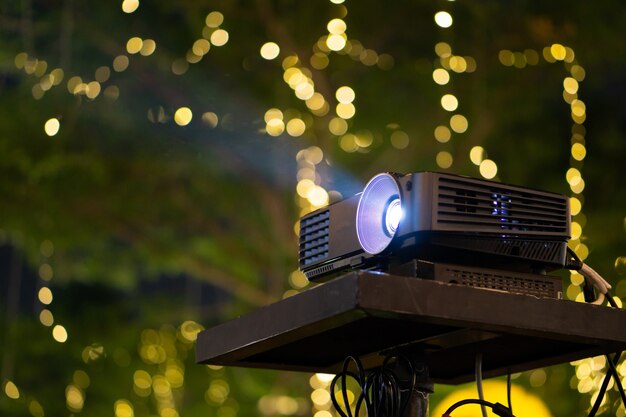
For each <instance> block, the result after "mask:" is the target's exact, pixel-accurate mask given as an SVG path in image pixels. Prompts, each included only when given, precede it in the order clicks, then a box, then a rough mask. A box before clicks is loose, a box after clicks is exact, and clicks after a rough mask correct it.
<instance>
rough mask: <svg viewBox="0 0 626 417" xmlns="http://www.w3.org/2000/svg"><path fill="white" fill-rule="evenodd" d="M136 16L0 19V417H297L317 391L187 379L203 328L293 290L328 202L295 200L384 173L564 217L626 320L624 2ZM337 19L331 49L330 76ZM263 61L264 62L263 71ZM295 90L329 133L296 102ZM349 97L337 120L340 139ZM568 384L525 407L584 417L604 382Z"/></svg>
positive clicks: (172, 10) (173, 9) (563, 370)
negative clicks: (499, 192)
mask: <svg viewBox="0 0 626 417" xmlns="http://www.w3.org/2000/svg"><path fill="white" fill-rule="evenodd" d="M135 3H137V2H133V1H129V0H126V1H125V2H121V1H118V2H77V1H73V0H53V1H37V0H21V1H5V2H2V4H1V6H0V33H1V36H0V152H1V156H0V174H1V176H0V237H1V239H2V248H1V250H0V268H1V271H2V277H1V278H0V282H1V285H2V287H0V288H2V291H1V292H0V294H1V296H0V301H1V303H2V304H0V338H1V339H0V340H1V343H0V354H1V360H2V369H1V372H2V375H0V377H1V378H2V392H1V393H0V412H1V413H2V414H3V415H16V416H18V415H33V416H36V417H39V416H42V415H44V414H45V415H48V416H56V415H67V414H74V415H81V414H83V415H115V414H117V415H119V416H123V415H128V412H127V410H128V408H129V407H132V410H133V413H134V415H136V416H144V415H145V416H147V415H161V416H163V417H167V416H175V415H181V416H194V415H203V416H206V415H215V416H219V417H229V416H234V415H242V416H248V415H259V414H264V413H265V414H267V415H279V414H280V413H281V411H280V410H278V411H277V409H275V408H274V409H272V408H271V407H269V408H267V407H265V408H264V407H263V406H262V403H263V404H267V403H268V402H267V401H265V402H262V401H261V400H262V399H265V400H267V399H268V398H269V399H270V400H271V401H277V399H279V398H282V399H283V400H284V401H283V403H284V404H290V407H291V408H289V407H287V408H286V409H284V410H283V411H285V410H289V413H291V414H296V415H311V414H313V413H314V409H313V408H312V405H311V403H310V399H309V395H310V391H311V388H310V387H309V383H308V378H309V376H308V375H299V374H293V373H278V372H271V371H251V370H245V369H223V368H207V367H205V366H199V365H195V364H194V360H193V340H194V335H195V332H197V331H198V329H199V328H200V326H203V327H210V326H212V325H215V324H218V323H220V322H223V321H225V320H228V319H230V318H233V317H236V316H237V315H239V314H242V313H245V312H247V311H251V310H253V309H254V308H257V307H259V306H262V305H265V304H267V303H269V302H272V301H275V300H278V299H280V298H282V297H284V296H288V295H290V294H293V293H294V292H295V291H300V290H303V289H304V288H303V287H304V284H303V283H302V282H301V279H300V278H301V277H299V276H298V275H297V274H296V273H294V270H296V268H297V255H296V253H297V249H296V248H297V237H296V235H295V233H294V226H295V224H296V221H297V219H298V217H299V216H300V214H302V213H304V212H306V211H308V210H311V209H312V208H313V206H315V205H316V204H315V203H319V201H317V200H315V199H312V198H307V197H311V196H310V195H308V196H307V195H306V193H305V194H304V195H302V193H301V194H300V195H299V194H298V193H297V192H296V190H297V186H298V185H299V184H300V182H301V181H302V179H303V178H305V177H306V178H308V177H311V175H312V177H311V178H313V179H314V182H315V184H316V186H317V187H319V190H322V191H320V192H321V197H322V198H321V200H322V202H324V201H325V199H326V196H328V198H329V199H330V200H331V201H332V200H333V199H335V198H338V196H339V195H343V196H348V195H351V194H353V193H355V192H358V191H359V190H360V189H361V188H362V186H363V184H364V182H365V181H367V179H368V178H370V177H371V176H372V175H374V174H376V173H378V172H382V171H397V172H414V171H420V170H442V171H447V172H452V173H457V174H464V175H470V176H475V177H480V176H481V175H484V174H485V171H481V166H480V164H481V161H482V160H484V159H489V160H492V161H495V163H496V164H497V168H498V170H497V175H496V176H495V179H496V180H501V181H504V182H509V183H515V184H522V185H526V186H531V187H534V188H539V189H546V190H550V191H555V192H561V193H565V194H567V195H571V196H572V197H574V198H576V201H578V202H579V203H580V206H581V209H580V210H579V211H580V212H579V213H578V214H577V215H576V216H574V219H573V220H574V221H575V222H576V224H577V225H579V226H580V229H579V230H580V232H579V233H577V236H575V238H574V239H573V241H572V244H571V246H572V247H573V248H575V249H576V250H577V251H579V253H580V254H582V255H584V256H588V258H587V260H588V262H589V263H590V264H591V265H593V267H594V268H596V269H597V270H598V271H599V272H600V273H602V274H603V275H604V276H606V277H607V278H608V279H609V281H610V282H611V283H612V284H613V286H614V290H615V291H614V292H615V294H616V296H617V297H619V298H623V297H625V296H626V277H625V274H626V249H625V247H626V245H625V243H626V233H625V231H626V209H625V201H626V194H625V191H626V187H625V185H624V172H625V171H624V160H625V159H624V158H625V157H626V142H625V140H624V133H625V131H626V125H625V122H624V121H625V120H626V107H625V106H624V104H623V102H624V97H625V95H626V82H625V81H624V80H625V78H624V74H625V73H626V43H625V42H624V40H623V26H624V23H625V22H626V9H624V8H623V7H622V5H621V3H620V2H618V1H616V0H612V1H606V2H602V3H601V4H591V3H588V2H578V3H574V4H572V3H571V2H563V1H556V2H549V3H547V4H543V3H537V2H530V1H522V0H519V1H513V2H507V3H506V4H502V3H498V2H493V1H487V2H479V3H476V2H464V1H456V2H452V1H449V2H444V1H424V0H418V1H414V2H374V1H371V0H364V1H360V2H351V1H350V0H348V1H346V2H339V0H337V2H330V1H315V2H295V1H287V0H281V1H270V0H256V1H251V2H243V1H236V0H221V1H212V2H208V1H191V0H184V1H179V2H142V3H141V4H139V5H138V6H137V4H135ZM335 3H340V4H335ZM123 9H126V11H128V13H127V12H125V11H124V10H123ZM438 11H447V12H449V13H450V15H451V16H452V19H453V22H452V25H451V26H450V27H442V26H441V25H438V24H437V23H436V22H435V20H434V19H433V16H435V14H436V13H437V12H438ZM212 12H213V13H214V12H219V13H220V14H219V15H217V14H212V15H211V14H210V13H212ZM207 16H212V17H207ZM219 16H221V17H222V18H223V20H221V18H220V17H219ZM216 19H217V20H216ZM332 19H341V20H342V21H343V22H345V24H346V27H347V28H346V29H343V30H339V31H338V33H339V35H340V37H341V33H344V35H343V39H344V41H346V40H347V42H346V46H343V47H341V48H338V50H336V51H335V50H331V48H330V47H329V46H328V45H329V44H331V41H330V40H329V37H330V35H332V33H329V30H330V31H336V30H335V29H336V28H332V27H329V26H327V25H328V23H329V22H330V21H331V20H332ZM220 20H221V21H220ZM444 26H445V25H444ZM340 29H341V28H340ZM218 30H225V31H226V32H227V33H228V40H227V42H226V43H225V44H223V45H220V44H221V43H222V42H223V39H222V41H220V39H218V38H219V37H218V36H217V35H214V34H215V32H216V31H218ZM220 34H221V35H222V36H223V32H222V33H220ZM134 37H138V38H139V39H140V41H137V40H135V42H140V46H139V51H134V50H133V47H134V44H133V43H132V41H131V39H132V38H134ZM202 39H205V40H204V41H202V42H200V43H198V41H199V40H202ZM147 40H152V41H154V46H155V48H152V49H153V50H151V47H150V42H149V41H147ZM270 41H271V42H275V43H276V44H277V45H278V46H279V47H280V53H279V55H278V56H277V57H276V58H274V59H264V58H263V57H262V56H261V54H260V48H261V46H262V45H264V44H265V43H266V42H270ZM339 42H341V41H339ZM207 44H209V46H208V47H207V46H206V45H207ZM203 48H204V49H203ZM207 48H209V49H208V51H206V49H207ZM446 48H449V51H448V50H447V49H446ZM336 49H337V48H336ZM446 51H448V52H446ZM133 52H134V53H133ZM561 52H563V56H561ZM295 57H297V60H296V59H295ZM452 58H455V59H456V61H453V60H452ZM459 58H462V60H460V59H459ZM126 62H127V63H128V64H127V65H126ZM289 67H292V68H299V69H300V71H301V73H303V74H304V76H306V77H308V79H309V80H311V82H310V83H309V84H311V85H314V91H315V92H316V93H317V94H319V95H321V97H323V103H325V104H324V105H323V106H322V107H321V108H317V106H316V105H315V103H313V102H312V101H307V98H308V96H307V98H304V99H303V98H302V97H305V96H302V97H300V98H299V97H298V96H297V95H295V94H294V89H293V88H291V87H290V86H289V85H288V83H287V82H286V81H287V80H286V79H285V78H286V76H285V74H287V70H288V68H289ZM437 68H443V69H446V70H447V74H448V77H449V81H447V82H445V83H442V82H436V80H434V78H433V71H434V70H435V69H437ZM59 70H62V71H61V72H60V71H59ZM75 77H80V79H77V78H75ZM568 77H569V78H571V79H573V80H576V81H577V82H576V90H572V87H571V85H569V86H568V85H566V84H564V82H565V81H564V80H565V79H566V78H568ZM341 86H349V87H350V88H352V90H353V91H354V92H355V93H356V98H355V99H354V102H353V106H354V109H355V111H356V112H355V114H354V116H352V117H348V116H345V115H344V118H341V117H338V115H337V114H336V106H337V104H338V99H337V97H336V91H337V89H338V88H339V87H341ZM564 89H565V90H568V89H569V92H567V91H566V92H564ZM572 91H574V93H572ZM296 92H297V91H296ZM444 94H453V95H454V96H455V97H456V99H457V101H458V107H457V108H456V109H454V110H452V111H447V110H446V109H444V108H442V104H441V98H442V95H444ZM316 97H317V96H316ZM575 100H578V102H576V103H578V104H576V103H575ZM580 103H584V107H580V106H582V105H581V104H580ZM183 107H184V108H188V109H189V110H190V111H191V113H192V118H191V120H190V121H189V120H184V121H181V120H178V119H177V118H176V114H177V113H176V112H177V110H178V109H180V108H183ZM271 108H275V109H280V111H281V117H280V118H281V119H282V121H277V122H275V123H274V122H268V120H271V117H270V116H268V114H267V113H266V112H267V111H268V110H269V109H271ZM581 109H582V110H581ZM180 114H181V113H179V115H180ZM455 114H458V115H462V116H463V117H464V118H465V120H466V121H467V124H468V127H467V128H466V129H463V128H462V127H459V126H457V125H454V124H452V125H451V122H450V118H451V116H453V115H455ZM51 119H54V120H56V121H58V123H59V126H60V127H59V129H58V132H57V133H56V134H54V135H52V136H50V135H49V134H50V133H52V131H50V130H48V132H47V131H46V129H45V128H44V127H45V126H46V123H47V122H48V121H49V120H51ZM296 119H297V120H298V122H294V123H293V124H292V125H291V126H292V129H290V124H289V121H292V120H296ZM300 122H301V123H300ZM53 123H54V121H53ZM298 123H300V124H301V125H303V126H304V127H305V129H304V131H303V132H299V131H298V130H297V129H296V127H297V126H299V124H298ZM285 125H286V127H285ZM48 126H50V125H48ZM442 127H443V128H445V129H443V130H442ZM277 129H278V130H277ZM436 129H439V130H436ZM446 129H447V131H446ZM53 130H54V129H53ZM442 132H443V133H442ZM448 136H449V137H448ZM446 138H448V139H447V140H446ZM574 144H579V146H578V148H573V145H574ZM580 145H582V150H581V148H580ZM477 147H480V148H477ZM472 150H474V154H473V155H474V158H472V159H471V158H470V155H471V151H472ZM303 152H304V153H303ZM307 152H308V154H307ZM581 152H583V153H582V154H581ZM307 155H308V156H307ZM581 155H582V158H581ZM320 156H322V157H320ZM476 158H478V159H476ZM311 160H313V162H311ZM476 162H477V163H476ZM482 168H485V166H484V165H483V167H482ZM571 169H576V171H572V170H571ZM311 173H313V174H311ZM566 173H568V174H567V176H566ZM488 175H489V174H488ZM581 180H582V181H583V182H582V184H584V186H582V185H581ZM319 190H318V191H319ZM319 195H320V194H318V196H319ZM563 279H564V281H565V283H564V287H565V288H567V296H568V297H569V298H576V297H577V296H578V294H579V293H580V289H579V287H578V285H577V284H579V282H577V279H576V277H575V276H570V275H569V274H564V275H563ZM42 287H45V288H50V289H51V294H52V300H51V303H50V304H49V305H47V304H45V303H44V302H42V301H45V302H48V301H50V299H49V297H48V298H46V294H42V293H41V292H40V289H41V288H42ZM42 311H47V312H48V313H45V312H44V313H43V315H42ZM57 325H61V326H63V327H62V328H63V329H64V330H65V332H66V333H67V340H66V341H65V342H62V343H61V342H59V341H58V340H59V338H60V339H63V337H62V335H61V336H59V335H58V334H57V335H56V336H55V337H53V336H52V335H51V333H52V330H53V329H55V326H57ZM591 364H592V365H593V363H591ZM579 367H580V366H578V367H573V366H571V365H569V364H565V365H562V366H557V367H553V368H548V369H546V370H542V371H541V372H544V375H543V376H544V377H543V382H541V381H542V377H541V374H536V373H535V374H534V376H533V373H532V372H529V373H525V374H522V375H521V376H519V377H518V378H517V379H516V383H518V384H519V385H521V386H524V387H526V388H528V389H529V390H531V391H532V392H534V393H535V394H536V395H537V396H539V397H541V398H543V399H544V402H545V403H546V404H547V406H548V408H549V409H550V410H551V412H552V414H553V415H554V416H575V415H580V416H583V415H586V412H585V410H587V409H588V408H589V404H590V393H592V392H594V389H593V384H594V383H595V384H597V381H599V380H600V378H601V376H602V372H603V371H602V366H596V367H597V368H598V369H595V370H593V371H592V372H591V373H590V374H589V375H587V376H586V377H585V376H584V375H583V376H581V375H578V376H577V375H576V374H575V371H576V370H577V369H578V368H579ZM591 368H592V369H593V366H592V367H591ZM620 369H622V370H623V371H624V372H623V375H624V374H626V367H625V366H622V368H620ZM146 375H147V376H146ZM537 375H539V376H537ZM533 378H534V379H533ZM585 378H587V379H586V380H585ZM146 381H148V382H146ZM585 381H587V382H585ZM585 383H587V385H589V384H591V385H589V386H587V388H589V389H587V388H585V386H584V385H585ZM453 389H454V387H443V386H442V387H437V391H438V394H436V396H435V397H434V399H433V404H436V403H437V401H439V400H440V399H441V398H442V397H443V396H445V395H446V394H447V393H448V392H450V391H451V390H453ZM578 391H582V392H578ZM16 393H17V395H16ZM16 397H17V398H16ZM285 398H288V399H291V402H289V401H287V400H285ZM617 400H618V396H617V395H616V392H615V390H614V389H612V390H611V391H610V394H609V400H608V401H607V402H606V404H605V406H604V408H603V410H605V411H606V413H607V415H616V414H617V415H624V411H623V410H624V409H623V407H621V408H620V407H618V402H617ZM271 401H270V403H271ZM125 413H126V414H125ZM285 413H286V411H285ZM619 413H621V414H619ZM283 414H284V413H283Z"/></svg>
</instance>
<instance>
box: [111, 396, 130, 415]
mask: <svg viewBox="0 0 626 417" xmlns="http://www.w3.org/2000/svg"><path fill="white" fill-rule="evenodd" d="M113 410H114V411H115V417H134V415H135V413H134V410H133V405H132V404H131V403H130V401H127V400H117V401H115V404H114V406H113Z"/></svg>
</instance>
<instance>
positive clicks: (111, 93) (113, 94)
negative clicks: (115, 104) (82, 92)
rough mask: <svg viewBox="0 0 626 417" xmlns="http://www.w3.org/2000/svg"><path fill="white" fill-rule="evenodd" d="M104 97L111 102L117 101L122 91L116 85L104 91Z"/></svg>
mask: <svg viewBox="0 0 626 417" xmlns="http://www.w3.org/2000/svg"><path fill="white" fill-rule="evenodd" d="M104 96H105V97H106V98H108V99H111V100H116V99H117V98H118V97H119V96H120V89H119V88H118V87H117V86H116V85H110V86H108V87H107V88H105V89H104Z"/></svg>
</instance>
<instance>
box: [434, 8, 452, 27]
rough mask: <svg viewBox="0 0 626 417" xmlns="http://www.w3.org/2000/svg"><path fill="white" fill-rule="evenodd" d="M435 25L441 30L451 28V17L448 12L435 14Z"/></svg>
mask: <svg viewBox="0 0 626 417" xmlns="http://www.w3.org/2000/svg"><path fill="white" fill-rule="evenodd" d="M435 23H437V26H439V27H442V28H449V27H450V26H452V16H451V15H450V13H448V12H437V13H435Z"/></svg>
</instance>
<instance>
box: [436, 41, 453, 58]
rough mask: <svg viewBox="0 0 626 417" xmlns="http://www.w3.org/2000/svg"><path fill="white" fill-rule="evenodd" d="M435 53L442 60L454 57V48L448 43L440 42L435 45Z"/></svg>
mask: <svg viewBox="0 0 626 417" xmlns="http://www.w3.org/2000/svg"><path fill="white" fill-rule="evenodd" d="M435 53H436V54H437V56H438V57H440V58H446V57H449V56H450V55H452V47H450V45H449V44H447V43H446V42H439V43H437V44H436V45H435Z"/></svg>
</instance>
